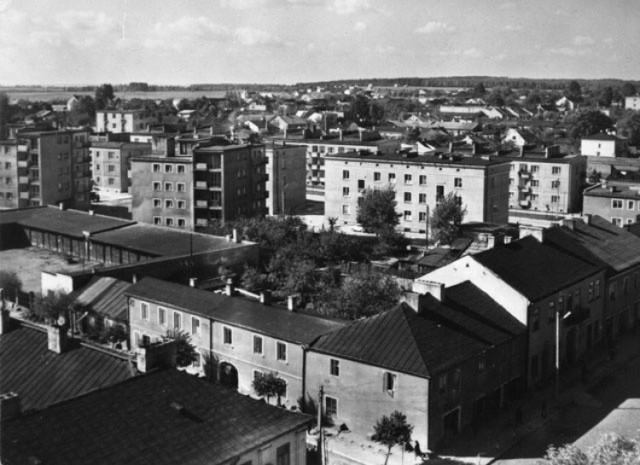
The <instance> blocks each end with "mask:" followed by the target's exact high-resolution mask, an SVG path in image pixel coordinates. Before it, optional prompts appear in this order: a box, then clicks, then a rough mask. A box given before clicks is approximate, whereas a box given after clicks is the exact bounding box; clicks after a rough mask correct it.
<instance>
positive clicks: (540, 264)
mask: <svg viewBox="0 0 640 465" xmlns="http://www.w3.org/2000/svg"><path fill="white" fill-rule="evenodd" d="M473 259H474V260H476V261H477V262H479V263H480V264H482V265H483V266H485V267H487V268H489V269H490V270H491V271H493V272H494V273H495V274H496V275H498V276H499V277H500V278H501V279H502V280H503V281H505V282H506V283H507V284H508V285H510V286H511V287H513V288H514V289H515V290H517V291H518V292H520V293H521V294H522V295H524V296H525V297H526V298H527V299H529V300H530V301H532V302H535V301H538V300H540V299H542V298H544V297H546V296H548V295H550V294H553V293H554V292H558V291H560V290H561V289H564V288H565V287H567V286H569V285H571V284H573V283H575V282H577V281H580V280H583V279H586V278H587V277H589V276H592V275H594V274H595V273H597V272H598V271H600V270H602V269H603V268H604V267H602V266H596V265H593V264H591V263H589V262H587V261H585V260H581V259H579V258H577V257H574V256H573V255H570V254H568V253H565V252H562V251H560V250H558V249H556V248H554V247H551V246H549V245H545V244H541V243H540V241H538V240H537V239H536V238H534V237H533V236H527V237H525V238H523V239H519V240H517V241H514V242H511V243H509V244H506V245H501V246H498V247H495V248H493V249H491V250H487V251H485V252H480V253H478V254H475V255H473Z"/></svg>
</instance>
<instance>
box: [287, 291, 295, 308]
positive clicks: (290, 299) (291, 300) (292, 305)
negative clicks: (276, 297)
mask: <svg viewBox="0 0 640 465" xmlns="http://www.w3.org/2000/svg"><path fill="white" fill-rule="evenodd" d="M287 310H289V311H290V312H295V310H296V296H294V295H290V296H287Z"/></svg>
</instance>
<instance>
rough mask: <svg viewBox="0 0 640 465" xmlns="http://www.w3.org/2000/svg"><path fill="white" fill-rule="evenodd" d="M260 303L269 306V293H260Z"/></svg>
mask: <svg viewBox="0 0 640 465" xmlns="http://www.w3.org/2000/svg"><path fill="white" fill-rule="evenodd" d="M260 303H261V304H262V305H271V291H268V290H267V291H262V292H261V293H260Z"/></svg>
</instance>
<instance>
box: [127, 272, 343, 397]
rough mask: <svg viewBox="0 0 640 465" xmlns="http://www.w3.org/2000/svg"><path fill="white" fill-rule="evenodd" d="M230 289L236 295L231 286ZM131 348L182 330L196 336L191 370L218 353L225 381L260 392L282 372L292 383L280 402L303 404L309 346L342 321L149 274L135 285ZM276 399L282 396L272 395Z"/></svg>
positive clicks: (131, 297) (131, 306) (219, 374)
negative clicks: (262, 381) (258, 387)
mask: <svg viewBox="0 0 640 465" xmlns="http://www.w3.org/2000/svg"><path fill="white" fill-rule="evenodd" d="M228 293H229V294H233V290H232V289H231V288H230V287H229V288H228ZM125 294H126V295H127V298H128V305H127V306H126V307H127V308H128V309H129V310H128V311H129V316H128V318H129V324H130V337H131V347H134V348H135V347H139V346H140V345H143V344H145V343H146V342H153V341H154V340H157V339H161V338H162V337H163V336H165V335H166V334H167V331H172V330H180V331H183V332H185V333H187V334H188V335H189V336H190V337H191V343H192V344H193V346H194V347H195V348H196V350H197V353H198V359H197V360H196V361H195V362H194V363H193V365H192V366H191V367H189V370H190V371H196V372H202V370H203V363H204V362H205V361H206V360H207V357H208V356H210V355H213V357H214V358H215V360H217V362H216V364H217V367H216V368H217V377H218V379H219V381H220V382H221V384H223V385H225V386H228V387H231V388H233V389H237V390H238V391H240V392H241V393H243V394H250V395H254V396H255V395H256V393H255V391H254V389H253V386H252V382H253V380H254V379H255V378H256V377H257V376H262V375H265V374H268V373H276V374H277V376H278V377H279V378H281V379H284V380H285V382H286V385H287V388H286V394H285V395H284V396H283V397H282V398H281V399H280V401H281V402H282V403H283V404H284V405H286V406H287V407H291V406H295V405H297V399H298V398H299V397H301V396H303V395H305V394H306V391H307V390H306V388H305V381H304V375H305V370H306V369H307V368H306V357H307V350H308V346H309V345H310V344H311V343H312V342H313V341H314V340H316V339H317V338H318V337H320V336H321V335H323V334H327V333H329V332H331V331H333V330H335V329H338V328H341V327H342V326H343V325H342V324H341V323H336V322H333V321H329V320H325V319H322V318H318V317H313V316H310V315H304V314H299V313H295V312H292V311H289V310H287V309H285V308H277V307H273V306H270V305H265V304H261V303H259V302H257V301H254V300H249V299H245V298H241V297H231V296H229V295H219V294H214V293H212V292H208V291H203V290H200V289H195V288H192V287H188V286H183V285H179V284H174V283H170V282H166V281H161V280H158V279H155V278H144V279H142V280H140V281H138V282H137V283H136V284H134V285H132V286H131V287H129V288H128V289H127V291H126V293H125ZM270 401H271V402H272V403H275V402H276V401H277V399H273V398H272V399H270Z"/></svg>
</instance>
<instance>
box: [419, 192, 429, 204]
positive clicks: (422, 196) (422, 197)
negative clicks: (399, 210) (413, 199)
mask: <svg viewBox="0 0 640 465" xmlns="http://www.w3.org/2000/svg"><path fill="white" fill-rule="evenodd" d="M418 203H427V194H418Z"/></svg>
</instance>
